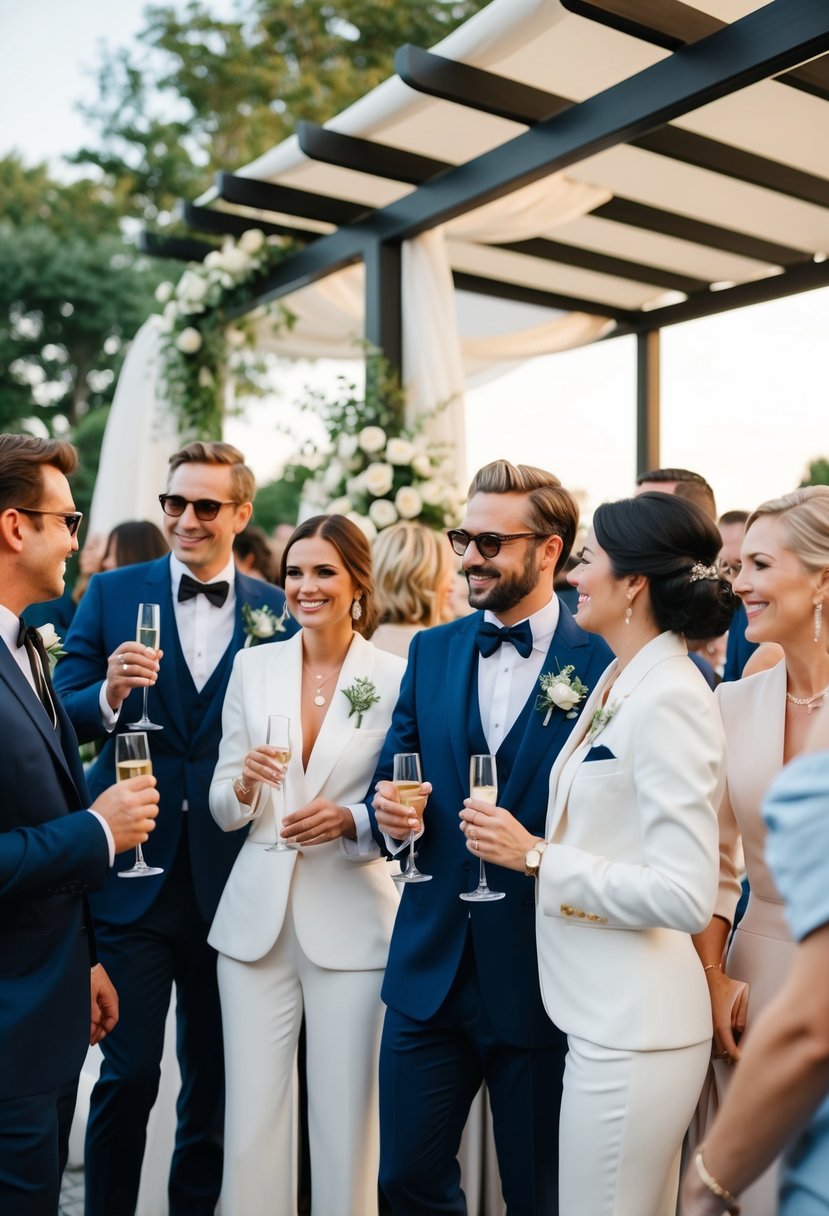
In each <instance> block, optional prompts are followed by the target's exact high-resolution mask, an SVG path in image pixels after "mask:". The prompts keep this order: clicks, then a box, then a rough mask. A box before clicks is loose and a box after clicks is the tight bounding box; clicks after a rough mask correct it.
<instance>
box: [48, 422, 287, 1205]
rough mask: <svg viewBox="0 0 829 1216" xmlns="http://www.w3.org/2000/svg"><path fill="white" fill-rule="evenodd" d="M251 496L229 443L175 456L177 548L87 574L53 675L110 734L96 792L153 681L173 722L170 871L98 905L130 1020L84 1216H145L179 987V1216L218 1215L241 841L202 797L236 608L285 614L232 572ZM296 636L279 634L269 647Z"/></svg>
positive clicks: (88, 732) (169, 731)
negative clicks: (155, 624)
mask: <svg viewBox="0 0 829 1216" xmlns="http://www.w3.org/2000/svg"><path fill="white" fill-rule="evenodd" d="M254 491H255V486H254V480H253V475H252V473H251V472H250V470H249V469H248V468H247V467H246V465H245V464H244V458H243V456H242V453H241V452H239V451H238V450H237V449H236V448H234V447H231V446H230V444H226V443H191V444H189V445H188V446H187V447H185V448H183V449H182V450H181V451H179V452H177V453H176V454H175V455H174V456H173V457H172V458H171V460H170V474H169V478H168V483H167V492H166V493H165V494H162V495H161V496H160V501H161V506H162V510H163V512H164V531H165V534H166V536H167V540H168V542H169V544H170V548H171V551H172V552H171V554H170V555H168V556H165V557H163V558H160V559H158V560H157V561H154V562H146V563H143V564H140V565H135V566H127V567H124V568H122V569H120V570H113V571H111V572H109V573H107V574H101V575H96V576H95V577H94V578H93V579H92V580H91V582H90V584H89V588H88V590H87V592H86V594H85V595H84V597H83V599H82V601H81V604H80V607H79V609H78V612H77V614H76V616H75V620H74V622H73V625H72V628H71V630H70V631H69V634H68V636H67V639H66V649H67V652H68V653H67V656H66V658H65V659H63V660H62V661H61V664H60V665H59V667H58V670H57V677H58V678H57V686H58V689H59V691H60V692H61V695H62V696H63V698H64V703H65V705H66V708H67V711H68V713H69V714H70V716H71V718H72V721H73V723H74V724H75V728H76V729H77V731H78V734H79V735H80V737H81V738H82V739H91V738H99V737H100V736H101V735H103V734H104V733H105V732H109V738H108V740H107V742H106V744H105V746H104V749H103V751H102V753H101V756H100V758H99V759H98V761H97V762H96V764H95V766H94V767H93V769H92V771H91V773H90V777H89V780H90V786H91V788H92V789H93V790H96V789H97V788H98V787H99V786H102V785H105V784H107V783H108V781H109V780H110V779H111V775H112V772H113V763H114V735H115V733H116V732H117V731H119V730H125V729H127V727H126V725H125V724H126V723H128V722H133V721H135V720H136V719H137V718H138V717H139V716H140V714H141V696H142V693H143V689H144V688H145V687H149V707H148V708H149V716H150V717H151V718H152V720H153V721H154V722H156V723H158V724H159V725H160V726H161V727H162V728H163V729H162V730H156V731H153V732H151V734H150V736H149V738H150V751H151V753H152V759H153V771H154V773H155V774H156V775H157V777H158V786H159V791H160V794H161V813H160V815H159V818H158V831H157V832H156V833H155V834H154V836H153V839H152V846H151V849H150V853H149V858H148V860H149V862H150V864H153V865H157V866H161V867H163V871H164V872H163V874H161V875H159V876H158V877H153V878H144V879H141V880H136V881H124V882H119V881H118V880H117V875H112V876H111V879H110V880H109V881H108V882H107V884H106V886H105V887H104V890H103V891H102V892H101V893H100V895H98V896H97V897H96V898H95V900H94V901H93V913H94V916H95V924H96V931H97V936H98V943H99V952H100V954H101V957H102V958H103V959H104V961H105V962H106V965H107V968H108V970H109V972H110V974H111V975H112V976H113V979H114V981H115V983H116V985H117V986H118V988H119V991H120V994H121V1022H120V1025H119V1027H118V1030H117V1032H116V1033H115V1034H113V1035H111V1036H109V1037H108V1038H107V1040H106V1041H105V1043H104V1046H103V1050H104V1063H103V1066H102V1069H101V1076H100V1079H99V1081H98V1083H97V1085H96V1086H95V1089H94V1091H93V1094H92V1103H91V1108H90V1116H89V1123H88V1126H87V1139H86V1154H85V1164H86V1211H87V1213H88V1214H89V1216H103V1214H104V1213H105V1214H106V1216H127V1214H128V1213H132V1212H134V1210H135V1204H136V1197H137V1193H138V1183H139V1178H140V1173H141V1163H142V1158H143V1153H144V1142H145V1134H146V1125H147V1118H148V1116H149V1113H150V1109H151V1107H152V1105H153V1102H154V1100H155V1096H156V1092H157V1088H158V1070H159V1063H160V1060H161V1053H162V1046H163V1038H164V1022H165V1018H166V1014H167V1007H168V1005H169V1001H170V993H171V987H172V984H173V982H175V985H176V1015H177V1020H178V1036H177V1050H178V1059H179V1065H180V1069H181V1076H182V1090H181V1096H180V1098H179V1104H178V1128H177V1133H176V1146H175V1151H174V1156H173V1163H172V1168H171V1172H170V1181H169V1198H170V1213H171V1216H212V1213H213V1211H214V1209H215V1206H216V1203H217V1201H218V1197H219V1190H220V1185H221V1177H222V1150H221V1139H222V1127H223V1102H224V1099H223V1056H222V1037H221V1019H220V1011H219V998H218V991H217V988H216V965H215V958H216V956H215V952H214V951H213V950H212V949H211V948H210V947H209V946H208V945H207V932H208V929H209V927H210V923H211V921H212V918H213V913H214V912H215V909H216V905H217V903H218V900H219V896H220V895H221V892H222V889H223V887H224V884H225V880H226V879H227V876H228V874H229V872H230V869H231V867H232V865H233V862H234V860H235V858H236V854H237V853H238V851H239V848H240V847H241V845H242V841H243V837H244V832H232V833H225V832H221V831H219V829H218V828H217V827H216V825H215V823H214V821H213V819H212V817H211V815H210V811H209V809H208V790H209V786H210V780H211V777H212V775H213V769H214V767H215V765H216V758H217V755H218V747H219V738H220V734H221V711H222V702H223V700H224V693H225V688H226V686H227V681H228V679H229V676H230V670H231V667H232V665H233V658H234V655H235V654H236V652H237V651H238V650H239V649H240V648H241V647H242V646H243V645H244V644H245V641H246V638H245V631H244V620H245V617H244V614H243V608H244V607H245V606H247V607H248V608H250V609H252V610H256V609H263V608H267V609H269V610H270V611H271V613H273V616H274V617H275V618H280V617H281V614H282V609H283V607H284V596H283V594H282V592H281V591H280V590H279V589H278V588H277V587H272V586H270V585H269V584H267V583H264V582H262V581H261V580H259V579H251V578H248V577H246V576H245V575H243V574H240V573H238V572H236V570H235V567H234V563H233V552H232V549H233V539H234V537H235V536H236V535H237V533H239V532H241V531H242V529H243V528H244V526H245V524H246V523H247V522H248V520H249V519H250V516H251V512H252V499H253V496H254ZM142 602H143V603H147V602H149V603H157V604H159V605H160V611H161V646H162V650H160V651H153V650H150V649H149V648H147V647H145V646H142V645H141V644H140V643H138V642H136V641H133V640H132V639H133V638H135V636H136V631H135V621H136V612H137V608H138V604H139V603H142ZM295 629H296V626H295V624H294V623H293V622H292V621H287V622H280V625H279V628H278V629H276V630H275V632H274V633H273V634H272V636H271V638H270V639H268V640H281V639H284V638H286V637H288V636H289V635H290V634H291V633H293V632H295ZM125 639H127V640H125ZM162 656H163V657H162ZM262 729H263V734H264V729H265V723H264V722H263V724H262Z"/></svg>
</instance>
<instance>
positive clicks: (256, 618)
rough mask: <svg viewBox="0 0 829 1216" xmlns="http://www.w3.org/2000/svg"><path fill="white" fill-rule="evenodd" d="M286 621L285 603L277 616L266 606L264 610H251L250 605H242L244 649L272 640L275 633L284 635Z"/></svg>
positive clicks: (286, 609)
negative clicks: (245, 636)
mask: <svg viewBox="0 0 829 1216" xmlns="http://www.w3.org/2000/svg"><path fill="white" fill-rule="evenodd" d="M287 619H288V604H287V602H286V604H285V607H284V608H283V609H282V612H281V613H280V614H279V616H277V615H276V613H275V612H274V611H273V610H272V609H271V608H269V607H268V605H267V604H266V605H265V606H264V608H251V606H250V604H243V605H242V621H243V623H244V629H245V633H246V634H247V638H246V640H245V648H247V647H248V646H255V645H256V644H257V642H262V641H264V640H265V638H272V637H273V636H274V634H276V633H284V632H285V621H286V620H287Z"/></svg>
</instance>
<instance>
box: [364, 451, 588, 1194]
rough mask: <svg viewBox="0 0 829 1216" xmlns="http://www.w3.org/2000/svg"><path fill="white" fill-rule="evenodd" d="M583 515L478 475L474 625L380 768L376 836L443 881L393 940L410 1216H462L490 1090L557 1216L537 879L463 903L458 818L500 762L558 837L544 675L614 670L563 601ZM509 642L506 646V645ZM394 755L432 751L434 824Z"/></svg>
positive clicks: (533, 819) (421, 656)
mask: <svg viewBox="0 0 829 1216" xmlns="http://www.w3.org/2000/svg"><path fill="white" fill-rule="evenodd" d="M577 524H578V507H577V505H576V502H575V499H574V498H573V496H572V495H571V494H570V493H569V492H568V491H567V490H565V489H564V488H563V487H562V486H561V483H560V482H559V480H558V479H557V478H556V477H554V476H553V475H552V474H550V473H546V472H544V471H543V470H541V469H536V468H531V467H529V466H526V465H519V466H517V467H515V466H513V465H511V464H509V463H508V462H507V461H504V460H499V461H496V462H495V463H494V464H491V465H487V466H486V467H485V468H483V469H481V470H480V472H478V473H477V474H476V476H475V478H474V480H473V482H472V485H471V486H470V490H469V502H468V505H467V510H466V516H465V519H464V522H463V525H462V527H461V528H460V529H458V530H456V531H454V532H450V534H449V536H450V540H451V541H452V545H453V547H454V549H455V552H456V553H458V554H460V555H462V556H463V570H464V574H465V575H466V578H467V581H468V584H469V602H470V605H471V606H472V607H473V608H477V609H480V611H478V612H476V613H475V614H474V615H472V616H467V617H464V618H462V619H461V620H458V621H454V622H452V623H451V624H449V625H443V626H440V627H439V628H436V629H428V630H425V631H424V632H422V633H419V634H416V635H415V638H414V640H413V642H412V645H411V649H410V651H409V662H408V666H407V669H406V674H405V676H404V677H403V684H402V686H401V690H400V699H399V701H398V703H397V707H396V709H395V712H394V717H393V720H392V725H391V729H390V731H389V735H388V737H387V739H386V743H385V746H384V748H383V752H382V755H381V757H380V762H379V766H378V770H377V774H376V777H377V779H378V784H377V786H376V794H375V797H374V800H373V810H374V816H375V828H376V833H375V834H376V838H377V840H378V842H379V843H381V847H384V848H386V849H387V850H388V851H389V852H391V853H395V852H399V851H400V848H401V846H402V844H403V841H404V839H405V838H406V836H407V834H408V832H409V831H410V830H414V831H415V832H419V831H420V830H421V827H422V831H423V834H422V836H420V839H419V841H418V850H419V852H418V867H419V869H420V870H421V871H423V872H425V873H427V874H431V875H432V880H431V881H430V882H423V883H416V884H415V883H412V884H408V883H407V884H405V885H404V888H403V896H402V900H401V904H400V910H399V912H398V915H397V919H396V923H395V928H394V934H393V936H392V941H391V947H390V952H389V960H388V965H387V968H386V977H385V983H384V987H383V1000H384V1001H385V1003H386V1005H387V1010H386V1019H385V1025H384V1030H383V1040H382V1047H381V1057H380V1114H381V1131H380V1137H381V1150H380V1151H381V1162H380V1181H381V1186H382V1187H383V1190H384V1191H385V1193H386V1195H387V1197H388V1199H389V1200H390V1202H391V1205H392V1209H393V1211H394V1213H395V1216H415V1214H417V1216H421V1214H422V1213H424V1212H444V1213H450V1212H451V1213H465V1212H466V1202H465V1199H464V1195H463V1192H462V1190H461V1186H460V1170H459V1166H458V1163H457V1159H456V1154H457V1151H458V1146H459V1143H460V1138H461V1132H462V1130H463V1127H464V1124H465V1122H466V1118H467V1115H468V1113H469V1108H470V1105H471V1103H472V1100H473V1098H474V1096H475V1093H476V1092H477V1090H478V1088H479V1086H480V1084H481V1081H482V1079H483V1080H485V1081H486V1083H487V1087H488V1090H489V1097H490V1102H491V1106H492V1114H493V1129H494V1134H495V1141H496V1147H497V1151H498V1163H499V1169H500V1175H501V1185H502V1189H503V1193H504V1198H505V1200H506V1204H507V1209H508V1212H509V1213H510V1216H548V1214H552V1213H555V1212H557V1211H558V1203H557V1195H556V1192H557V1144H558V1111H559V1104H560V1099H561V1080H562V1072H563V1062H564V1053H565V1048H566V1041H565V1037H564V1035H563V1034H562V1033H561V1032H560V1031H559V1030H558V1029H557V1028H556V1027H555V1026H554V1025H553V1024H552V1023H551V1022H550V1020H549V1018H548V1017H547V1015H546V1013H545V1011H544V1007H543V1005H542V1001H541V993H540V989H539V981H538V969H537V962H536V948H535V881H534V878H533V877H532V874H533V872H534V869H535V870H536V871H537V868H538V861H539V860H540V858H535V859H534V858H532V857H531V856H530V855H528V860H527V874H526V875H524V874H515V873H512V872H510V871H508V870H504V869H500V868H499V867H497V866H492V867H490V872H489V874H488V878H489V883H490V886H491V887H492V888H493V889H495V890H498V891H502V892H504V894H505V898H504V899H502V900H498V901H496V902H492V903H466V902H463V901H462V900H461V899H460V895H461V893H462V892H466V891H470V890H472V889H473V888H474V887H475V885H476V883H477V881H478V867H477V866H476V865H474V864H473V865H470V854H469V852H468V851H467V849H466V839H465V837H464V836H463V834H462V832H461V830H460V820H459V813H460V811H461V809H462V807H463V800H464V798H466V797H468V796H469V792H470V791H469V758H470V756H471V755H473V754H477V753H489V754H493V755H495V757H496V761H497V767H498V802H499V804H500V805H501V806H505V807H508V808H509V809H510V810H511V811H512V812H513V814H515V815H517V816H518V817H519V818H520V819H521V821H522V822H523V823H524V824H526V826H527V827H528V828H529V829H530V831H532V832H533V833H535V834H537V835H538V836H539V837H541V838H543V836H544V825H545V818H546V814H547V796H548V778H549V774H550V769H551V767H552V764H553V761H554V760H555V758H556V755H557V754H558V752H559V750H560V748H561V746H562V744H563V743H564V741H565V739H566V738H567V736H568V735H569V733H570V731H571V729H572V727H573V721H574V720H575V718H576V716H577V710H576V712H574V713H573V717H572V718H570V717H568V715H567V713H566V712H565V710H563V709H558V708H556V709H553V710H552V712H551V714H550V716H549V719H548V720H547V714H546V710H542V711H539V708H538V706H537V704H536V702H537V698H538V695H539V693H540V691H541V689H540V685H539V680H540V677H541V675H542V674H543V673H546V672H550V673H553V674H555V673H556V672H557V671H559V670H561V669H563V668H565V667H568V666H570V665H572V666H573V669H574V670H573V672H572V675H573V676H577V677H578V678H579V679H581V680H582V681H583V683H584V684H586V685H587V686H588V688H590V687H592V686H593V685H594V684H595V682H596V680H597V678H598V676H599V674H600V673H601V672H602V671H603V670H604V668H605V667H606V666H607V664H608V663H609V662H610V660H611V658H612V655H611V653H610V651H609V649H608V648H607V646H606V645H605V643H604V642H603V641H602V640H601V639H600V638H597V637H595V636H592V635H589V634H587V633H584V632H583V631H582V630H581V629H580V628H579V627H578V625H576V623H575V621H574V620H573V617H572V615H571V613H570V612H569V611H568V610H567V609H566V608H564V607H563V606H562V605H561V604H560V602H559V600H558V598H557V597H556V595H555V594H554V592H553V578H554V575H555V573H556V571H557V570H558V569H559V568H560V567H562V566H563V565H564V563H565V562H566V560H567V557H568V555H569V553H570V550H571V548H572V545H573V541H574V539H575V535H576V528H577ZM501 630H503V633H502V632H501ZM396 752H419V753H420V756H421V761H422V767H423V775H424V777H425V778H426V780H427V782H428V783H430V784H428V785H426V786H425V788H424V791H423V792H427V791H428V792H429V800H428V805H427V807H426V810H425V814H424V817H423V822H422V824H421V822H420V820H419V818H418V817H417V815H416V813H415V812H413V811H412V810H411V809H409V808H406V807H404V806H402V805H401V804H400V802H399V800H398V797H397V791H396V787H395V786H394V785H393V784H392V782H391V781H390V780H389V778H390V777H391V775H392V758H393V756H394V754H395V753H396Z"/></svg>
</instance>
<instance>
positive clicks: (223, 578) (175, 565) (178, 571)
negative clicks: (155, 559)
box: [170, 553, 236, 603]
mask: <svg viewBox="0 0 829 1216" xmlns="http://www.w3.org/2000/svg"><path fill="white" fill-rule="evenodd" d="M184 574H189V575H190V577H191V578H194V579H195V580H196V582H197V583H205V582H209V583H221V582H228V583H230V593H229V594H228V597H227V598H228V600H230V599H231V597H233V598H235V590H236V563H235V562H234V560H233V555H232V554H231V556H230V558H229V559H228V563H227V565H226V566H225V568H224V570H220V571H219V573H218V574H214V575H213V577H212V578H211V579H203V578H199V576H198V575H197V574H195V573H194V571H192V570H190V569H188V567H187V566H185V564H184V562H181V561H179V559H178V558H177V557H176V555H175V553H171V554H170V585H171V590H172V592H173V603H176V602H177V601H178V589H179V585H180V583H181V578H182V575H184Z"/></svg>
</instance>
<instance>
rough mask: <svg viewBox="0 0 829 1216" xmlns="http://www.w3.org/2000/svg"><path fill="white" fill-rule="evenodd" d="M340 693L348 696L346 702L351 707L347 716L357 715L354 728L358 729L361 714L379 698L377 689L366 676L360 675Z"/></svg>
mask: <svg viewBox="0 0 829 1216" xmlns="http://www.w3.org/2000/svg"><path fill="white" fill-rule="evenodd" d="M341 691H342V694H343V696H344V697H348V703H349V705H350V706H351V709H350V710H349V711H348V716H349V718H351V717H353V716H354V714H356V715H357V725H356V727H355V729H356V730H359V729H360V727H361V726H362V725H363V714H365V713H368V711H369V710H370V709H371V707H372V705H375V704H376V703H377V702H378V701H379V700H380V698H379V696H378V695H377V689H376V688H375V687H374V685H373V684H372V682H371V680H369V679H368V677H367V676H360V677H359V678H358V679H356V680H355V681H354V682H353V683H352V684H349V686H348V688H343V689H342V690H341Z"/></svg>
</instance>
